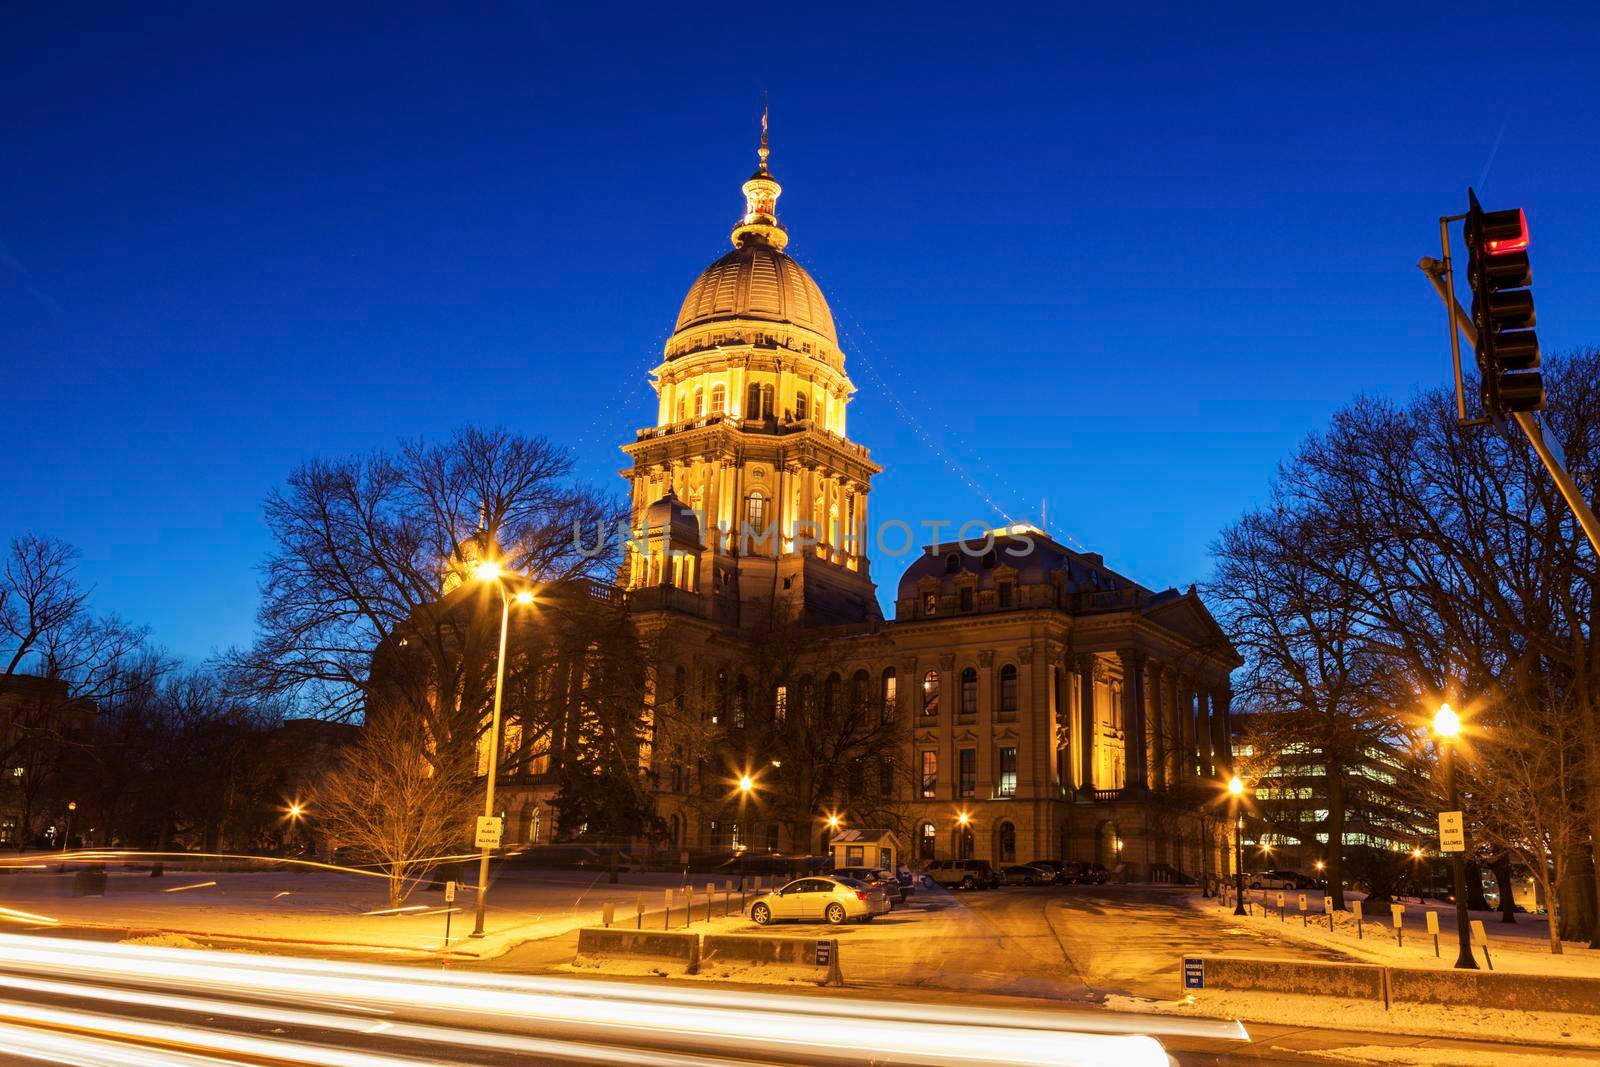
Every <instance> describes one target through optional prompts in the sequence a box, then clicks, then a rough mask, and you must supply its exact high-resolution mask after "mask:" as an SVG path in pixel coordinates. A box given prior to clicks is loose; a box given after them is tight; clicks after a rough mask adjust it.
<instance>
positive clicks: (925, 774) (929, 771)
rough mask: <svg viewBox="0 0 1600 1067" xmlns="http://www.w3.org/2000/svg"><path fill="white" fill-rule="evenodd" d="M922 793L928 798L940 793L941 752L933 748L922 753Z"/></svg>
mask: <svg viewBox="0 0 1600 1067" xmlns="http://www.w3.org/2000/svg"><path fill="white" fill-rule="evenodd" d="M922 795H923V797H924V799H927V800H932V799H933V798H934V797H936V796H938V795H939V753H937V752H934V751H933V750H931V749H928V750H925V751H924V752H923V753H922Z"/></svg>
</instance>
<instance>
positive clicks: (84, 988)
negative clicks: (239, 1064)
mask: <svg viewBox="0 0 1600 1067" xmlns="http://www.w3.org/2000/svg"><path fill="white" fill-rule="evenodd" d="M0 987H3V988H8V989H25V990H29V991H31V992H35V993H45V994H55V995H58V996H72V997H78V998H82V999H89V1000H97V1001H103V1002H111V1003H116V1004H136V1005H139V1006H141V1007H147V1008H157V1009H163V1010H168V1011H180V1012H189V1013H193V1014H196V1015H214V1016H222V1017H224V1018H234V1019H249V1020H253V1021H259V1022H270V1023H277V1024H280V1025H282V1024H289V1025H292V1026H306V1027H317V1028H320V1029H323V1030H334V1031H343V1032H346V1033H352V1034H363V1035H375V1034H379V1033H382V1034H383V1035H384V1036H385V1037H389V1038H401V1039H410V1040H414V1041H426V1042H429V1043H432V1044H439V1045H457V1046H472V1047H477V1048H484V1049H492V1050H499V1051H506V1052H513V1051H516V1052H525V1053H528V1054H529V1055H540V1056H549V1057H558V1058H560V1059H563V1060H597V1061H599V1062H602V1063H636V1064H666V1065H674V1067H729V1065H728V1062H727V1061H726V1060H723V1059H717V1058H711V1057H705V1056H692V1055H690V1056H681V1055H679V1056H675V1055H671V1054H662V1053H657V1052H651V1053H648V1054H645V1053H640V1052H636V1051H631V1050H625V1049H605V1048H600V1047H596V1046H590V1045H583V1044H579V1043H576V1042H572V1041H560V1040H547V1039H542V1038H535V1037H524V1036H521V1035H517V1034H507V1033H500V1032H480V1031H473V1030H463V1029H457V1028H453V1027H444V1026H432V1025H429V1024H426V1023H406V1022H393V1021H390V1020H387V1019H379V1020H377V1021H376V1022H374V1021H373V1020H372V1019H371V1018H370V1017H368V1018H355V1019H351V1018H344V1017H342V1016H339V1015H332V1014H329V1013H327V1012H313V1011H304V1010H297V1009H285V1008H283V1007H280V1006H277V1005H269V1004H252V1003H249V1002H247V1001H227V1000H216V999H211V998H206V997H193V996H179V995H172V994H164V993H145V992H139V991H137V990H132V989H122V988H116V987H111V986H93V985H80V984H77V983H73V982H57V981H51V980H49V979H28V978H17V977H13V976H7V975H0ZM342 1006H343V1005H341V1007H342ZM357 1010H360V1009H357ZM47 1013H53V1014H47ZM0 1018H10V1019H14V1020H17V1021H20V1022H30V1021H33V1022H40V1023H43V1024H44V1025H49V1026H59V1027H65V1028H71V1029H72V1030H75V1031H92V1032H94V1033H96V1034H101V1035H104V1036H105V1037H107V1038H113V1039H114V1038H116V1037H118V1036H119V1035H122V1036H127V1037H132V1038H136V1039H140V1040H146V1041H152V1040H164V1041H168V1042H170V1043H174V1044H183V1045H186V1046H190V1047H198V1048H202V1049H207V1050H216V1051H230V1052H240V1051H245V1050H242V1049H239V1048H237V1047H235V1046H233V1045H232V1044H230V1040H231V1037H232V1035H228V1034H226V1033H224V1032H222V1031H218V1030H214V1029H210V1028H191V1027H187V1026H184V1027H176V1026H175V1024H170V1023H157V1024H149V1025H152V1026H160V1027H165V1028H166V1032H167V1033H168V1036H164V1037H163V1036H161V1035H160V1034H159V1033H155V1032H140V1031H138V1030H136V1029H130V1030H126V1031H125V1030H123V1029H122V1023H123V1018H122V1017H120V1016H113V1015H109V1014H105V1013H102V1012H89V1011H74V1010H68V1009H61V1008H42V1009H41V1008H36V1007H34V1006H33V1005H21V1004H17V1003H15V1002H10V1001H0ZM173 1034H177V1035H181V1036H177V1037H175V1036H170V1035H173ZM218 1038H222V1039H225V1040H217V1039H218ZM260 1040H265V1039H260ZM272 1046H273V1049H274V1051H273V1053H272V1056H273V1057H274V1058H278V1059H286V1060H287V1059H293V1060H300V1061H303V1062H307V1063H317V1064H321V1063H331V1062H334V1061H331V1060H326V1059H323V1058H319V1054H320V1052H321V1051H322V1050H324V1049H326V1048H327V1047H328V1046H323V1045H317V1044H312V1043H308V1042H301V1041H291V1040H287V1039H283V1038H275V1039H272ZM64 1062H67V1061H64ZM381 1062H391V1061H390V1060H389V1059H385V1060H383V1061H381ZM398 1062H424V1061H418V1060H404V1059H402V1060H400V1061H398ZM426 1062H434V1061H432V1060H429V1061H426Z"/></svg>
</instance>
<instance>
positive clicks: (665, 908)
mask: <svg viewBox="0 0 1600 1067" xmlns="http://www.w3.org/2000/svg"><path fill="white" fill-rule="evenodd" d="M661 929H663V930H670V929H672V890H670V889H663V890H662V891H661Z"/></svg>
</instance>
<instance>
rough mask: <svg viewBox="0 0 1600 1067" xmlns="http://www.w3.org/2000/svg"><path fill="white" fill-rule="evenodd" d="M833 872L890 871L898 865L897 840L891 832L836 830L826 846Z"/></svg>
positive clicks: (898, 848) (898, 851) (898, 845)
mask: <svg viewBox="0 0 1600 1067" xmlns="http://www.w3.org/2000/svg"><path fill="white" fill-rule="evenodd" d="M828 847H829V849H830V850H831V851H832V852H833V869H834V870H838V869H839V868H841V867H872V868H874V869H882V870H886V871H892V870H894V869H895V868H896V867H898V866H899V864H900V839H899V838H898V837H896V836H895V834H894V831H893V830H840V831H839V832H838V833H836V834H834V835H833V838H832V840H830V841H829V842H828Z"/></svg>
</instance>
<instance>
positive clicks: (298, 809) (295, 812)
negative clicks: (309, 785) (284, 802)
mask: <svg viewBox="0 0 1600 1067" xmlns="http://www.w3.org/2000/svg"><path fill="white" fill-rule="evenodd" d="M283 810H284V811H285V812H286V813H287V814H288V816H289V818H291V819H298V818H299V817H300V816H301V815H304V814H305V810H306V809H305V807H304V806H302V805H301V803H300V802H299V801H298V800H294V801H290V802H289V806H288V807H287V808H284V809H283Z"/></svg>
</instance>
